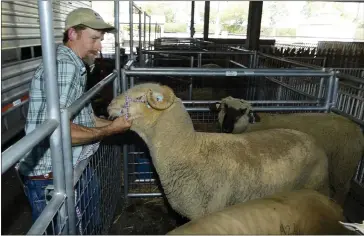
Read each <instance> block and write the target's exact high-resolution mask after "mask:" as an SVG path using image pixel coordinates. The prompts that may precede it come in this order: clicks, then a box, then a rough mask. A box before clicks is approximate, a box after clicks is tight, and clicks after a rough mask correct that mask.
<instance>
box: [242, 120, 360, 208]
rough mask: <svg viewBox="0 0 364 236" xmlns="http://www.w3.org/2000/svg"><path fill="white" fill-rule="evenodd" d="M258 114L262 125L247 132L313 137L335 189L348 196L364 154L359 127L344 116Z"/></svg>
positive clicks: (256, 124) (259, 124) (258, 124)
mask: <svg viewBox="0 0 364 236" xmlns="http://www.w3.org/2000/svg"><path fill="white" fill-rule="evenodd" d="M259 115H260V116H261V118H262V119H261V122H258V123H255V124H252V125H250V126H249V127H248V129H247V131H246V132H253V131H262V130H268V129H276V128H287V129H295V130H299V131H302V132H305V133H307V134H310V135H312V136H313V137H314V138H315V140H316V141H317V143H318V144H319V145H320V146H321V147H323V149H324V150H325V152H326V154H327V156H328V158H329V169H330V182H331V184H332V186H333V187H334V189H335V191H336V192H338V193H339V192H342V193H341V194H343V195H345V194H346V192H347V191H348V182H349V181H350V179H351V177H352V176H353V174H354V173H355V170H356V167H357V164H358V163H359V161H360V159H361V157H362V155H363V152H364V136H363V134H362V131H361V129H360V127H359V126H358V125H356V124H355V123H354V122H352V121H350V120H349V119H347V118H345V117H342V116H339V115H336V114H327V113H325V114H310V113H300V114H289V115H269V114H259ZM340 198H342V197H340ZM339 201H342V199H339Z"/></svg>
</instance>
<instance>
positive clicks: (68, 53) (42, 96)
mask: <svg viewBox="0 0 364 236" xmlns="http://www.w3.org/2000/svg"><path fill="white" fill-rule="evenodd" d="M56 57H57V76H58V77H57V79H58V89H59V96H60V100H59V101H60V107H61V108H63V107H69V106H70V105H72V103H73V102H75V101H76V100H77V99H78V98H79V97H80V96H81V95H82V94H83V93H84V92H85V89H86V81H87V78H86V77H87V73H86V67H85V65H84V64H83V61H82V60H81V59H80V58H79V57H78V56H77V55H76V54H75V53H74V52H73V51H72V50H71V49H70V48H69V47H67V46H65V45H59V46H58V48H57V54H56ZM45 89H46V88H45V78H44V65H43V63H41V64H40V65H39V67H38V68H37V70H36V71H35V73H34V76H33V79H32V82H31V86H30V90H29V97H30V98H29V109H28V116H27V120H26V124H25V132H26V134H29V133H30V132H32V131H33V130H34V129H36V128H37V126H39V125H40V124H42V123H43V122H44V121H45V120H46V118H47V103H46V92H45ZM93 115H94V112H93V109H92V107H91V103H88V104H87V105H86V106H85V107H84V108H83V109H82V110H81V111H80V112H79V113H78V114H77V115H76V117H75V118H74V119H73V121H72V122H73V123H74V124H78V125H82V126H86V127H95V120H94V117H93ZM98 146H99V142H97V143H94V144H91V145H84V146H76V147H72V152H73V165H74V166H75V165H76V164H77V163H78V162H79V161H81V160H84V159H86V158H88V157H89V156H91V155H92V154H93V153H95V152H96V150H97V149H98ZM19 171H20V172H21V173H22V174H23V175H27V176H37V175H45V174H47V173H49V172H52V159H51V152H50V147H49V138H45V139H44V141H42V142H40V143H39V144H38V145H37V146H35V147H34V148H33V150H32V151H30V152H29V153H28V154H27V155H26V156H25V158H23V159H22V160H21V161H20V163H19Z"/></svg>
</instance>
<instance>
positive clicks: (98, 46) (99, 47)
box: [96, 41, 102, 53]
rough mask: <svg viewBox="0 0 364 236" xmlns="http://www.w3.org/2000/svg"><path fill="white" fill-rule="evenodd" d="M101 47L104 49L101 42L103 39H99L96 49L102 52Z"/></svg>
mask: <svg viewBox="0 0 364 236" xmlns="http://www.w3.org/2000/svg"><path fill="white" fill-rule="evenodd" d="M101 49H102V44H101V41H99V42H97V43H96V51H97V52H98V53H100V52H101Z"/></svg>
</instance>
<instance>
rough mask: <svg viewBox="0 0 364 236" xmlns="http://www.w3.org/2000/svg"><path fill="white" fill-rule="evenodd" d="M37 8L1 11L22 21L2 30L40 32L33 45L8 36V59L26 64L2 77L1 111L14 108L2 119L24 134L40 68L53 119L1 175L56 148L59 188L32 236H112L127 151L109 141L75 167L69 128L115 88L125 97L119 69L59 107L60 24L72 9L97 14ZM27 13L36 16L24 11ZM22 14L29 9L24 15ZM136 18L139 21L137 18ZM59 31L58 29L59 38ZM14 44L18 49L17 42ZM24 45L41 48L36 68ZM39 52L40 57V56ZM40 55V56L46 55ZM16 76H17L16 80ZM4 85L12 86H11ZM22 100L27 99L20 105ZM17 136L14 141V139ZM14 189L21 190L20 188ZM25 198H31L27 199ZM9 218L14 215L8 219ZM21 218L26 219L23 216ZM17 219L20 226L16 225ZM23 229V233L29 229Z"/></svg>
mask: <svg viewBox="0 0 364 236" xmlns="http://www.w3.org/2000/svg"><path fill="white" fill-rule="evenodd" d="M37 3H38V4H37ZM37 3H34V2H24V3H17V2H13V1H8V2H7V3H5V4H4V3H3V4H2V6H5V7H6V8H2V13H3V15H6V16H8V15H11V16H17V17H18V18H4V19H6V20H8V22H5V23H4V22H3V24H2V26H3V27H4V25H5V26H14V25H15V24H16V23H17V22H14V21H18V20H19V21H21V22H23V24H19V25H17V27H23V28H25V29H27V30H34V35H33V36H32V37H31V38H29V39H25V38H24V35H20V36H18V35H12V34H11V33H9V32H10V31H7V30H4V33H7V34H5V35H2V39H3V40H2V46H5V51H4V52H6V53H8V54H7V55H8V57H7V59H9V56H11V55H12V54H11V52H14V51H15V52H16V56H17V57H18V56H19V58H18V61H16V62H14V63H12V64H11V65H10V64H7V65H6V71H5V72H6V73H4V74H3V76H2V80H3V82H2V85H3V86H4V85H5V87H3V91H2V92H3V95H5V97H4V96H3V99H2V103H3V104H4V103H5V104H6V103H7V102H11V103H10V105H11V106H9V107H6V108H7V109H6V111H5V112H6V113H5V112H4V110H3V113H2V115H3V117H2V118H3V121H4V120H5V121H9V122H8V123H6V122H5V128H6V131H10V132H14V129H13V128H14V127H13V126H14V124H13V123H15V124H16V125H18V127H15V128H17V129H22V128H24V123H25V119H24V117H22V119H21V120H18V119H17V117H16V116H17V115H19V114H22V116H26V114H25V113H26V109H27V107H26V106H24V105H27V102H28V97H27V96H24V97H22V96H23V95H24V94H26V95H27V93H28V92H29V89H28V87H27V86H29V82H30V79H29V78H31V73H34V70H35V69H36V68H37V65H39V63H40V62H41V61H43V63H44V68H45V80H46V82H45V90H46V101H47V118H46V120H45V122H44V123H42V124H40V125H39V127H37V129H35V130H34V131H33V132H31V133H29V134H27V135H25V136H24V137H22V138H20V139H19V140H18V141H16V142H15V143H13V144H12V145H9V146H8V147H7V148H6V149H5V150H3V151H2V174H3V177H4V174H5V173H8V172H7V171H12V170H14V169H17V168H18V165H17V163H18V161H19V160H21V159H22V158H24V156H25V155H26V154H27V153H28V152H29V151H31V150H32V148H33V147H35V146H36V145H37V144H39V143H41V142H43V143H47V142H49V147H50V152H51V159H52V160H51V161H52V166H53V168H52V174H53V184H50V185H48V186H47V187H46V188H45V189H44V190H45V195H46V198H45V199H39V200H45V201H46V207H45V209H44V210H43V211H42V213H41V214H40V216H39V217H38V219H37V220H36V221H35V222H34V223H33V224H32V226H31V227H30V229H29V231H28V234H107V233H108V232H109V231H110V226H111V225H112V223H113V219H114V216H115V212H116V209H117V207H118V205H117V204H118V203H120V199H121V197H122V195H121V187H122V184H121V181H122V178H121V170H122V163H121V155H122V153H121V146H120V143H117V144H115V143H113V140H107V139H106V140H104V141H102V142H101V143H100V145H99V147H98V149H97V152H95V153H94V154H93V155H92V156H90V157H89V158H88V159H86V160H78V161H77V162H76V163H73V162H72V159H73V158H72V148H71V136H70V123H69V120H70V119H72V118H73V117H74V116H75V115H76V114H77V113H78V112H79V111H80V110H81V109H82V108H83V107H84V106H85V105H87V103H88V102H89V101H90V99H91V98H92V97H94V96H95V95H96V94H97V93H98V92H99V91H100V90H101V89H103V88H104V87H105V86H106V85H108V84H109V83H111V84H113V90H112V93H113V96H115V95H116V94H117V93H120V92H121V91H120V88H121V87H120V84H119V82H120V80H119V78H120V69H114V71H112V73H109V74H108V75H107V76H106V77H105V78H103V79H102V80H101V81H99V82H98V83H97V84H95V85H94V86H91V88H90V89H89V90H88V91H87V92H85V93H84V94H83V95H82V96H81V97H80V98H79V99H78V100H76V101H75V102H74V103H73V104H72V105H71V106H70V107H68V108H65V107H60V105H59V101H58V100H59V95H58V85H57V82H56V80H55V79H54V77H53V76H54V75H56V68H57V67H56V55H55V52H56V45H57V44H59V43H61V42H62V34H60V33H59V31H58V29H62V25H61V24H60V25H59V21H64V19H65V16H66V15H67V14H68V13H69V12H70V11H72V10H73V9H75V8H77V7H90V5H89V2H87V3H80V4H77V3H75V7H73V5H72V3H71V2H60V1H47V0H39V1H38V2H37ZM129 4H130V9H131V12H132V10H133V7H135V6H134V5H135V4H133V1H130V3H129ZM114 6H115V8H114V10H115V16H116V17H115V26H116V33H115V36H116V37H115V38H116V40H115V66H114V67H115V68H120V67H121V66H122V65H121V63H120V44H119V42H118V41H119V38H120V37H119V32H120V31H119V17H118V16H119V1H115V5H114ZM24 7H25V8H26V11H29V13H28V12H26V11H25V10H24ZM21 9H23V11H22V10H21ZM130 15H131V18H132V16H133V14H130ZM38 17H39V22H38V23H35V22H36V20H35V19H37V18H38ZM28 18H29V19H30V20H32V21H31V22H30V23H29V24H25V22H26V23H28V22H27V19H28ZM34 21H35V22H34ZM144 27H145V26H144ZM37 28H38V29H37ZM54 29H56V31H55V30H54ZM132 38H133V36H132V35H131V39H132ZM12 39H13V40H14V41H11V40H12ZM53 39H55V40H56V42H54V40H53ZM26 40H28V41H26ZM17 43H19V44H20V45H22V46H24V45H26V46H28V45H34V44H37V43H38V44H39V46H38V47H34V48H33V47H30V48H29V49H31V50H30V52H31V53H30V52H29V54H31V57H34V58H32V59H31V60H29V61H21V59H22V58H23V56H24V55H25V53H23V52H24V51H25V50H24V49H28V48H26V47H22V48H21V47H17V46H16V44H17ZM21 43H23V44H21ZM7 47H9V48H7ZM12 49H13V50H12ZM36 49H37V50H38V51H36ZM40 50H41V53H39V51H40ZM18 53H20V55H18ZM39 54H40V55H39ZM40 56H41V57H40ZM20 57H21V59H20ZM37 57H38V58H37ZM3 68H4V65H3ZM14 70H17V71H16V72H14ZM15 78H18V79H19V78H20V79H22V80H19V81H14V79H15ZM4 81H6V82H5V83H4ZM5 89H6V90H5ZM6 92H8V93H6ZM19 97H20V99H18V98H19ZM12 99H13V100H12ZM22 109H24V110H22ZM14 111H15V113H14ZM4 113H5V114H4ZM5 115H6V116H5ZM10 115H11V116H10ZM10 117H15V118H10ZM19 121H20V122H19ZM16 122H17V123H16ZM61 124H62V125H61ZM3 125H4V123H3ZM16 125H15V126H16ZM3 131H4V130H3ZM15 132H17V130H15ZM3 134H4V132H3ZM10 135H11V136H14V135H13V134H10ZM10 135H9V136H10ZM6 136H7V133H6ZM3 137H4V135H3ZM14 167H15V168H14ZM14 173H17V171H14ZM14 177H19V179H16V180H18V181H19V182H20V183H21V184H23V182H22V179H21V177H20V176H19V175H17V176H14ZM11 182H12V183H14V182H15V181H11ZM3 183H4V182H3ZM6 187H11V186H6ZM6 187H4V185H3V192H5V193H6V194H7V195H9V196H11V194H12V193H11V192H7V189H6ZM15 187H16V186H15ZM15 187H14V188H15ZM9 190H10V189H9ZM23 194H24V193H23ZM23 197H24V198H25V196H24V195H23ZM3 203H4V202H3ZM8 204H9V203H8ZM11 205H13V204H11ZM13 210H19V209H13ZM23 213H24V212H23ZM3 214H4V212H3ZM6 214H9V213H8V212H6ZM16 214H22V213H21V212H20V213H19V212H16ZM12 219H14V220H18V219H15V218H12ZM20 221H23V222H21V224H22V225H28V223H27V222H31V219H30V217H29V218H26V217H24V218H22V219H21V220H20ZM3 222H4V221H3ZM8 223H9V222H8ZM18 224H19V222H18ZM22 225H21V226H20V227H22ZM3 227H4V225H3ZM11 233H12V232H10V234H11Z"/></svg>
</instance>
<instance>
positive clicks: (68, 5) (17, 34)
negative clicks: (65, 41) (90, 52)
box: [1, 0, 91, 144]
mask: <svg viewBox="0 0 364 236" xmlns="http://www.w3.org/2000/svg"><path fill="white" fill-rule="evenodd" d="M79 7H89V8H91V1H60V0H55V1H53V17H54V21H53V24H54V30H55V31H54V34H55V43H57V44H58V43H61V42H62V37H63V27H64V20H65V18H66V16H67V14H68V13H69V12H70V11H72V10H74V9H76V8H79ZM40 41H41V37H40V26H39V16H38V1H36V0H33V1H2V2H1V54H2V56H1V67H2V68H1V69H2V73H1V85H2V86H1V105H2V133H1V135H2V140H1V143H2V144H3V143H4V142H6V141H7V140H9V139H10V138H11V137H13V136H14V135H15V134H16V133H18V132H20V131H21V130H22V129H23V128H24V124H25V115H26V113H27V112H26V111H27V109H28V105H27V101H26V100H27V94H28V91H29V82H30V80H31V77H32V75H33V73H34V71H35V69H36V67H37V66H38V65H39V64H40V62H41V56H42V52H41V43H40ZM23 103H24V104H25V105H23V106H21V105H20V104H23Z"/></svg>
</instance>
